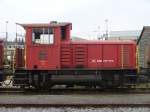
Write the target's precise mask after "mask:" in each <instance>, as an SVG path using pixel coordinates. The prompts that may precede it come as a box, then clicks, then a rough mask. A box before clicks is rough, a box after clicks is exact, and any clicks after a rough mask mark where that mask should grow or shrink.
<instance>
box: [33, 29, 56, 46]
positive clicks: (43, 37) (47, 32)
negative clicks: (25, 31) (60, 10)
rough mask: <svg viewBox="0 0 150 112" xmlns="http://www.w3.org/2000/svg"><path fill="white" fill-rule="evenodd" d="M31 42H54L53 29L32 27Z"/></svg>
mask: <svg viewBox="0 0 150 112" xmlns="http://www.w3.org/2000/svg"><path fill="white" fill-rule="evenodd" d="M32 42H33V44H54V29H53V28H33V29H32Z"/></svg>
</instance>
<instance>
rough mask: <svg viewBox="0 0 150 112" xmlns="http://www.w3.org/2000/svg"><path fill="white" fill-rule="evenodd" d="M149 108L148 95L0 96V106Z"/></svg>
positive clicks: (149, 100) (149, 96)
mask: <svg viewBox="0 0 150 112" xmlns="http://www.w3.org/2000/svg"><path fill="white" fill-rule="evenodd" d="M7 105H8V106H13V105H14V106H21V105H24V106H25V105H26V106H106V105H114V106H115V105H116V106H117V105H120V106H134V105H135V106H137V105H139V106H142V105H143V106H144V105H146V106H150V94H93V95H92V94H90V95H86V94H85V95H7V94H6V95H0V106H7Z"/></svg>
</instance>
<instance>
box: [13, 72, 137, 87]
mask: <svg viewBox="0 0 150 112" xmlns="http://www.w3.org/2000/svg"><path fill="white" fill-rule="evenodd" d="M136 80H137V71H136V70H130V69H129V70H128V69H126V70H120V69H119V70H83V69H79V70H73V69H72V70H67V69H66V70H16V71H15V74H14V80H13V84H14V86H22V87H26V86H32V87H35V88H45V87H47V88H50V87H52V86H54V85H66V86H75V85H79V86H89V87H92V86H99V87H106V88H107V87H119V86H124V85H126V84H131V83H136Z"/></svg>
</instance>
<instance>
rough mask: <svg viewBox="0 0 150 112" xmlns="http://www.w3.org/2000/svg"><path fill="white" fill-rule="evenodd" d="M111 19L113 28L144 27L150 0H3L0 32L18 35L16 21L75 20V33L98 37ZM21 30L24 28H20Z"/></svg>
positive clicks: (149, 21)
mask: <svg viewBox="0 0 150 112" xmlns="http://www.w3.org/2000/svg"><path fill="white" fill-rule="evenodd" d="M105 19H108V25H109V31H111V30H141V29H142V27H143V26H144V25H146V26H148V25H150V0H0V36H5V35H4V33H2V32H5V21H9V23H8V31H9V39H11V38H14V37H15V23H16V22H17V23H48V22H49V21H54V20H56V21H65V22H72V24H73V29H72V35H73V36H79V37H83V38H90V39H92V38H95V37H96V35H97V33H98V32H97V31H98V26H100V32H101V33H102V32H103V31H105V29H106V25H105V21H104V20H105ZM18 32H19V33H21V32H22V30H21V29H19V31H18Z"/></svg>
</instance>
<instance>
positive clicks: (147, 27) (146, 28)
mask: <svg viewBox="0 0 150 112" xmlns="http://www.w3.org/2000/svg"><path fill="white" fill-rule="evenodd" d="M145 30H150V26H144V27H143V29H142V32H141V34H140V36H139V38H138V40H137V44H139V42H140V40H141V38H142V36H143V34H144V33H145Z"/></svg>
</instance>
